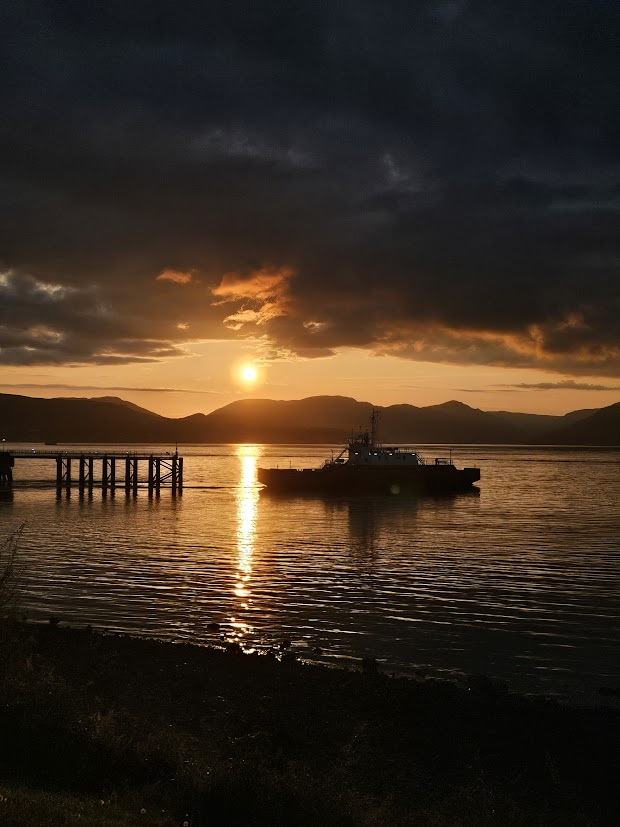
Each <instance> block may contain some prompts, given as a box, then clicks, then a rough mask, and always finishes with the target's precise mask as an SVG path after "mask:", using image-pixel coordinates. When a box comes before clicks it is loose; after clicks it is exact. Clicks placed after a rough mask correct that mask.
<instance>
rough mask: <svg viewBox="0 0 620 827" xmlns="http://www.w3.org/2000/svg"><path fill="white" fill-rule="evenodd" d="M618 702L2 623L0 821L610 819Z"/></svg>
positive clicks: (489, 821) (475, 822)
mask: <svg viewBox="0 0 620 827" xmlns="http://www.w3.org/2000/svg"><path fill="white" fill-rule="evenodd" d="M619 718H620V716H619V714H618V713H617V712H614V711H611V710H590V711H588V710H576V709H570V708H565V707H562V706H559V705H558V704H557V703H555V702H552V701H548V700H544V699H529V700H526V699H523V698H519V697H513V696H511V695H509V694H508V693H507V692H506V691H505V689H503V688H502V687H498V686H495V685H493V684H492V683H491V682H489V681H486V680H484V679H479V680H472V681H471V682H470V683H469V685H467V686H456V685H454V684H451V683H447V682H446V683H444V682H438V681H424V682H419V681H412V680H408V679H395V678H389V677H386V676H382V675H379V674H376V673H374V672H373V669H372V665H369V666H368V668H367V669H366V671H365V672H350V671H340V670H333V669H327V668H322V667H317V666H305V665H301V664H298V663H296V662H294V661H287V660H284V662H282V663H280V662H279V661H278V660H276V659H275V658H268V657H264V656H262V657H259V656H247V655H242V654H240V653H238V652H235V651H230V652H220V651H215V650H212V649H204V648H198V647H193V646H186V645H176V644H166V643H160V642H157V641H148V640H137V639H131V638H127V637H117V636H105V635H99V634H95V633H89V632H87V631H78V630H73V629H65V628H58V627H55V626H52V625H50V626H46V627H34V626H28V625H20V624H10V623H3V624H1V625H0V733H1V738H0V824H2V825H7V827H8V825H26V824H28V825H39V824H45V825H50V827H53V825H65V824H80V825H84V824H86V825H124V824H128V825H134V824H141V825H149V827H150V826H151V825H183V824H184V823H187V824H188V825H192V827H195V826H196V825H203V824H209V825H212V824H227V825H229V824H240V825H241V824H243V825H250V824H269V825H272V824H283V825H285V824H291V825H303V824H308V825H314V824H321V825H323V824H338V825H348V824H350V825H383V824H385V825H388V824H389V825H396V824H415V825H485V824H488V825H511V824H515V825H517V824H519V825H521V824H523V825H536V824H541V825H542V824H545V825H546V824H558V825H559V824H562V825H591V824H592V825H595V824H596V825H603V824H611V823H615V816H616V812H615V811H614V809H613V805H614V804H615V800H616V799H615V794H616V785H617V779H618V777H619V775H618V769H619V767H618V752H617V746H616V745H617V744H618V742H619V741H620V738H619V735H620V719H619Z"/></svg>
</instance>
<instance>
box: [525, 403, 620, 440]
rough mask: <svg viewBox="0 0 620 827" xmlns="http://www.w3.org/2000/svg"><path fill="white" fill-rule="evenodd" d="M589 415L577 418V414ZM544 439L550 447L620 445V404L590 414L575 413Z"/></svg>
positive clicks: (569, 415) (565, 418)
mask: <svg viewBox="0 0 620 827" xmlns="http://www.w3.org/2000/svg"><path fill="white" fill-rule="evenodd" d="M582 413H583V414H589V415H587V416H585V417H583V416H582V417H579V416H578V417H575V414H582ZM562 419H563V420H564V421H565V423H566V424H563V425H561V426H560V427H558V428H555V429H553V430H551V431H549V432H548V433H546V434H545V435H544V437H543V438H542V439H543V441H544V442H545V444H548V445H620V402H616V403H615V404H614V405H609V406H608V407H607V408H600V410H597V411H594V413H590V412H589V411H574V412H573V413H572V414H567V415H566V416H565V417H562Z"/></svg>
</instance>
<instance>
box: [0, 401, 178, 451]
mask: <svg viewBox="0 0 620 827" xmlns="http://www.w3.org/2000/svg"><path fill="white" fill-rule="evenodd" d="M172 423H174V420H170V419H166V418H165V417H162V416H159V415H158V414H154V413H151V412H150V411H141V410H133V409H132V408H128V407H126V406H125V405H119V404H118V403H116V402H109V401H102V400H100V399H32V398H31V397H28V396H13V395H10V394H0V434H1V436H2V438H4V439H6V440H7V441H9V442H11V441H13V442H17V441H32V442H46V441H54V442H171V441H174V426H173V424H172Z"/></svg>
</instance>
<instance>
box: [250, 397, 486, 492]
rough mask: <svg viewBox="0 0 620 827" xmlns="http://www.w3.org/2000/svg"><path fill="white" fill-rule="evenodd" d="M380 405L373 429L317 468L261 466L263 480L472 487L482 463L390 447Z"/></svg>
mask: <svg viewBox="0 0 620 827" xmlns="http://www.w3.org/2000/svg"><path fill="white" fill-rule="evenodd" d="M378 420H379V411H377V410H373V412H372V414H371V417H370V430H367V431H363V432H361V433H358V434H355V435H353V436H351V437H349V439H348V440H347V444H346V445H345V446H344V448H343V449H342V451H341V452H340V454H339V455H338V456H337V457H336V458H335V459H334V458H332V459H328V460H325V462H324V463H323V465H321V466H320V467H318V468H258V469H257V477H258V481H259V482H260V483H262V484H263V485H264V486H266V487H267V489H268V490H269V491H274V492H278V493H290V494H297V493H314V494H328V495H337V496H349V495H351V494H448V493H453V492H457V491H466V490H468V489H470V488H471V487H472V486H473V484H474V483H475V482H477V481H478V480H479V479H480V469H479V468H461V469H458V468H457V467H456V466H455V465H454V464H453V463H452V457H451V456H450V459H446V458H442V457H437V458H435V459H433V460H427V459H425V458H424V457H423V456H422V455H421V454H420V453H418V451H414V450H411V449H410V448H402V447H396V446H393V447H386V446H383V445H381V444H380V443H379V442H378V441H377V424H378Z"/></svg>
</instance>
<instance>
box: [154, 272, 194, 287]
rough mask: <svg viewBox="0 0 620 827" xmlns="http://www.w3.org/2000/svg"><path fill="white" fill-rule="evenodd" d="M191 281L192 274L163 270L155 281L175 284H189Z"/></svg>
mask: <svg viewBox="0 0 620 827" xmlns="http://www.w3.org/2000/svg"><path fill="white" fill-rule="evenodd" d="M191 280H192V274H191V273H182V272H180V271H179V270H162V271H161V273H160V274H159V275H158V276H157V277H156V279H155V281H172V282H174V284H189V283H190V281H191Z"/></svg>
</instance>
